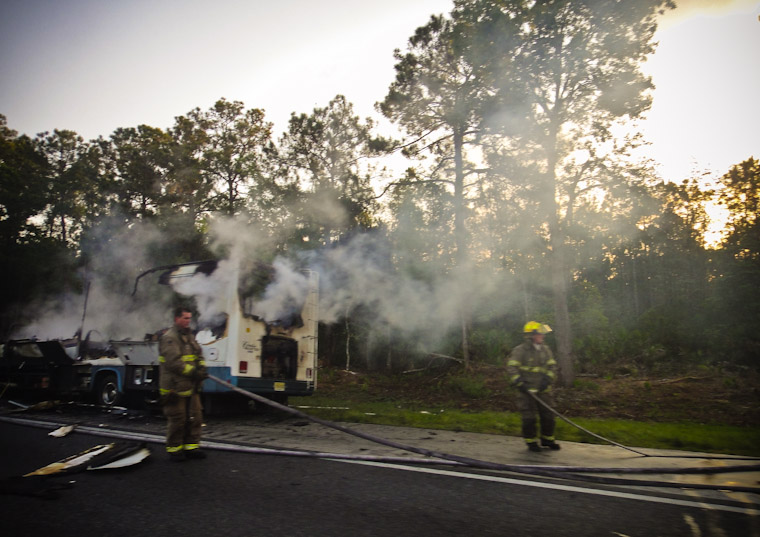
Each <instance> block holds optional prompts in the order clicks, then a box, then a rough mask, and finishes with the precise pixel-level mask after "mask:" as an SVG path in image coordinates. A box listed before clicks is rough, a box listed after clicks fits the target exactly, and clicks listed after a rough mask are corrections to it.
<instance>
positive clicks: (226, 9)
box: [0, 0, 760, 181]
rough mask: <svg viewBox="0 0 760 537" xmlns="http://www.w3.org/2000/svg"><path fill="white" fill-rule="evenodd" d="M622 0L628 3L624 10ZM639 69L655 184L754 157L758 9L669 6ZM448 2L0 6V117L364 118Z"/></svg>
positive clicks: (79, 127)
mask: <svg viewBox="0 0 760 537" xmlns="http://www.w3.org/2000/svg"><path fill="white" fill-rule="evenodd" d="M631 1H635V0H631ZM678 3H679V5H680V6H681V7H680V8H679V9H678V10H676V12H673V13H672V14H671V15H669V16H668V18H667V19H666V20H665V21H663V24H662V28H661V31H659V32H658V36H657V38H658V40H659V42H660V46H659V48H658V51H657V53H656V54H655V56H654V57H653V59H652V60H651V61H650V62H649V64H648V66H647V68H646V69H647V70H648V71H649V72H650V74H652V76H653V78H654V82H655V84H656V85H657V89H656V91H655V94H654V95H655V100H654V106H653V108H652V110H651V111H650V113H649V119H648V120H647V122H646V123H645V124H644V127H645V134H646V136H647V138H648V139H649V140H650V141H651V142H652V144H653V145H652V146H651V148H650V149H649V153H648V155H649V156H650V157H652V158H654V159H655V160H656V161H658V162H660V163H661V171H662V173H663V175H664V177H665V178H666V179H670V180H676V181H677V180H680V179H683V178H685V177H686V176H687V175H689V173H690V172H692V171H694V170H697V171H700V172H701V171H707V170H709V171H712V172H714V173H718V174H723V173H725V172H726V171H727V170H728V168H729V167H730V166H731V165H733V164H738V163H739V162H741V161H743V160H745V159H747V158H749V157H750V156H754V157H756V158H760V129H758V125H760V106H759V104H760V103H758V97H759V96H760V61H759V58H760V21H759V20H758V14H760V2H758V1H757V0H752V1H750V0H681V1H680V2H678ZM452 7H453V2H452V1H451V0H362V1H360V2H359V1H356V0H320V1H315V0H279V1H277V2H270V1H267V2H265V1H263V0H258V1H257V0H214V1H209V0H120V1H118V2H114V1H110V2H109V1H103V0H66V1H62V0H3V1H2V2H1V3H0V50H2V54H1V55H0V114H4V115H5V116H6V117H7V119H8V126H9V127H10V128H12V129H14V130H16V131H18V132H20V133H25V134H28V135H30V136H33V135H35V134H36V133H38V132H41V131H52V130H53V129H56V128H57V129H70V130H73V131H76V132H77V133H79V134H80V135H81V136H83V137H84V138H85V139H92V138H96V137H97V136H101V135H102V136H103V137H106V138H107V137H108V136H109V135H110V134H111V133H112V132H113V131H114V130H115V129H116V128H118V127H133V126H137V125H139V124H148V125H151V126H153V127H160V128H168V127H171V126H172V125H173V123H174V117H175V116H178V115H183V114H185V113H187V112H188V111H190V110H191V109H193V108H196V107H200V108H201V109H207V108H209V107H210V106H211V105H212V104H213V103H214V102H215V101H216V100H218V99H219V98H221V97H225V98H226V99H227V100H230V101H231V100H237V101H242V102H243V103H244V104H245V105H246V107H247V108H262V109H264V110H265V112H266V118H267V119H268V120H269V121H273V122H274V123H275V132H276V135H277V136H278V137H279V134H280V133H281V132H282V131H284V130H285V128H286V126H287V120H288V118H289V117H290V113H291V112H298V113H301V112H307V113H309V112H311V111H312V110H313V108H314V107H317V106H320V107H321V106H325V105H327V103H328V102H329V101H330V99H332V98H333V97H334V96H335V95H337V94H343V95H345V96H346V97H347V99H348V100H349V101H351V102H353V103H354V105H355V108H356V112H357V113H358V114H360V115H361V116H363V117H366V116H372V117H374V118H375V119H379V116H378V115H377V114H376V113H375V112H374V109H373V105H374V103H375V102H377V101H380V100H382V99H383V98H384V96H385V93H386V91H387V89H388V86H389V84H390V83H391V82H392V81H393V77H394V72H393V64H394V60H393V50H394V49H395V48H401V49H404V48H405V47H406V43H407V40H408V38H409V36H411V35H412V33H413V32H414V30H415V28H417V27H418V26H421V25H423V24H425V23H426V22H427V20H428V19H429V17H430V15H432V14H439V13H448V12H450V11H451V8H452Z"/></svg>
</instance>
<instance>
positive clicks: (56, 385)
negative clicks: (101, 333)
mask: <svg viewBox="0 0 760 537" xmlns="http://www.w3.org/2000/svg"><path fill="white" fill-rule="evenodd" d="M219 267H220V263H218V262H217V261H202V262H194V263H186V264H178V265H171V266H162V267H156V268H154V269H151V270H148V271H146V272H144V273H143V274H141V275H140V276H138V278H137V280H136V282H135V292H137V285H138V281H139V280H140V279H141V278H143V277H146V276H148V275H151V274H158V279H157V280H158V282H159V283H161V284H166V285H171V286H172V287H176V286H177V284H178V283H180V282H182V281H187V280H190V279H193V278H203V277H212V276H213V275H214V274H215V273H216V271H217V270H219ZM225 268H227V269H228V267H225ZM273 274H274V273H273V270H272V268H271V267H265V266H263V265H261V266H258V267H257V268H256V270H255V271H252V272H249V273H246V274H245V275H244V276H243V277H240V274H239V273H238V272H236V271H231V272H230V273H229V274H227V275H226V278H223V279H221V281H224V282H226V283H225V285H224V286H223V287H220V288H219V289H220V290H219V293H220V294H221V295H222V296H219V297H217V298H218V300H217V302H218V304H220V305H221V307H220V311H219V312H217V314H216V315H215V316H214V317H213V320H212V322H207V323H206V324H202V325H200V326H199V327H198V330H197V333H196V339H197V340H198V343H199V344H200V345H201V347H202V349H203V355H204V360H205V362H206V366H207V368H208V371H209V373H210V374H212V375H214V376H216V377H219V378H221V379H224V380H226V381H228V382H229V383H231V384H233V385H235V386H237V387H239V388H242V389H245V390H248V391H251V392H253V393H257V394H260V395H264V396H266V397H269V398H271V399H273V400H275V401H278V402H280V403H286V402H287V398H288V396H290V395H294V396H295V395H311V394H312V393H313V392H314V390H315V388H316V386H317V334H318V323H317V318H318V317H317V314H318V309H317V308H318V300H319V296H318V292H319V291H318V275H317V273H316V272H313V271H303V272H301V273H299V274H300V276H301V281H302V282H303V296H302V297H300V302H298V303H293V304H291V308H290V309H289V312H288V313H287V315H282V316H281V318H278V319H274V320H270V319H264V318H263V317H260V316H258V315H256V314H255V313H254V312H253V311H251V310H252V308H251V305H252V304H255V302H256V300H257V299H258V298H259V296H260V295H261V293H262V292H263V290H265V289H266V287H267V285H268V284H269V283H271V281H272V278H273ZM180 292H181V291H180ZM162 331H163V330H161V331H159V332H157V333H155V334H152V335H150V336H148V337H145V338H144V339H141V340H109V341H108V342H105V343H94V342H91V341H89V338H85V339H84V340H80V338H73V339H70V340H53V341H36V340H29V339H26V340H12V341H8V342H6V343H5V345H4V346H3V351H2V357H1V358H0V383H4V384H5V385H7V386H11V387H13V388H16V389H21V390H42V391H45V392H47V393H49V394H50V395H53V394H55V395H56V396H58V395H62V396H65V395H76V394H81V395H87V396H90V397H91V398H94V399H95V401H96V402H97V403H98V404H101V405H109V406H112V405H115V404H120V403H122V402H124V401H125V400H126V399H127V398H129V399H132V400H138V401H156V400H157V399H158V397H157V392H158V386H159V367H158V339H159V336H160V333H161V332H162ZM0 385H1V384H0ZM203 393H204V399H205V401H206V404H207V406H209V407H212V406H213V407H224V406H226V405H223V404H222V403H223V402H226V401H227V400H232V399H235V398H237V397H239V396H237V394H234V392H232V391H231V390H229V389H228V388H225V387H223V386H220V385H218V384H216V383H215V382H213V381H211V380H206V381H205V382H204V385H203Z"/></svg>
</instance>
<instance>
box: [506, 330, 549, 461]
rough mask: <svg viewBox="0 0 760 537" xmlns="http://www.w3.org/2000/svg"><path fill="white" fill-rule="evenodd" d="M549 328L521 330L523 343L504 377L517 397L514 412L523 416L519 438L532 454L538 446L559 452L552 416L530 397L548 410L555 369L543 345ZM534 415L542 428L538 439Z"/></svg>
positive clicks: (513, 356)
mask: <svg viewBox="0 0 760 537" xmlns="http://www.w3.org/2000/svg"><path fill="white" fill-rule="evenodd" d="M549 332H551V328H549V326H547V325H545V324H541V323H538V322H536V321H530V322H529V323H526V325H525V327H524V328H523V333H524V335H525V341H524V342H523V343H522V344H520V345H518V346H517V347H515V348H514V349H513V350H512V353H511V354H510V356H509V359H508V361H507V374H508V375H509V380H510V382H511V384H512V385H513V386H515V387H516V388H517V389H518V390H519V393H518V395H517V408H518V410H519V411H520V414H521V416H522V435H523V438H525V442H526V443H527V445H528V449H529V450H531V451H536V452H539V451H541V447H540V446H539V440H540V443H541V446H543V447H548V448H549V449H554V450H556V449H559V444H557V442H555V441H554V425H555V423H554V414H552V413H551V412H550V411H549V410H548V409H547V408H545V407H544V406H543V405H541V404H539V403H538V402H536V401H535V399H533V397H531V395H530V393H532V394H535V395H536V396H537V397H539V398H540V399H541V400H542V401H544V402H545V403H546V404H547V405H549V406H551V405H552V401H551V394H550V393H549V392H550V390H551V385H552V382H554V377H555V373H556V368H557V362H556V361H555V360H554V356H553V355H552V351H551V349H550V348H549V347H548V346H547V345H545V344H544V335H546V334H547V333H549ZM536 414H538V417H539V420H540V425H541V438H540V439H539V437H538V431H537V428H536Z"/></svg>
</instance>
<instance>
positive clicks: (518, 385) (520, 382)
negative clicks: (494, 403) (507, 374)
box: [514, 378, 528, 393]
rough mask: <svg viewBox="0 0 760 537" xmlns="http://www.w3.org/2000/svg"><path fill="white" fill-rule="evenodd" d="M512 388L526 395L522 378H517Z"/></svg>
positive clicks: (526, 388) (526, 390) (526, 391)
mask: <svg viewBox="0 0 760 537" xmlns="http://www.w3.org/2000/svg"><path fill="white" fill-rule="evenodd" d="M514 387H515V388H517V389H518V390H520V391H521V392H523V393H528V387H527V386H526V385H525V381H524V380H523V379H522V378H518V379H517V380H516V381H515V382H514Z"/></svg>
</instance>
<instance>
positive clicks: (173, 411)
mask: <svg viewBox="0 0 760 537" xmlns="http://www.w3.org/2000/svg"><path fill="white" fill-rule="evenodd" d="M163 410H164V416H166V419H167V428H166V451H167V452H169V453H174V452H177V451H182V450H192V449H198V447H199V444H200V441H201V427H202V425H203V407H202V406H201V396H200V395H199V394H197V393H195V394H193V395H190V396H187V397H181V396H179V395H174V396H173V397H170V398H169V399H168V400H167V401H166V402H165V403H164V408H163Z"/></svg>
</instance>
